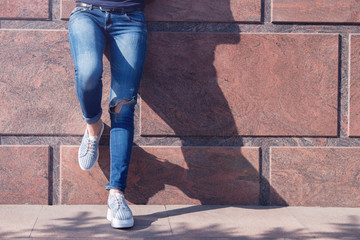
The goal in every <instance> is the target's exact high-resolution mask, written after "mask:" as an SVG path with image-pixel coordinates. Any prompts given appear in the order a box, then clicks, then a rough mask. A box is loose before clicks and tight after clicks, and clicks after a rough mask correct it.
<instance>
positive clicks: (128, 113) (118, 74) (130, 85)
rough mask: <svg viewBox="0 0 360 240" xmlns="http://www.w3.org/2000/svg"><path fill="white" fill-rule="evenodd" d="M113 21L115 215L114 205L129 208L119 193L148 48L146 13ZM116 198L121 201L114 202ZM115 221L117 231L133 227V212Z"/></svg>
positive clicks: (112, 191) (112, 184) (123, 183)
mask: <svg viewBox="0 0 360 240" xmlns="http://www.w3.org/2000/svg"><path fill="white" fill-rule="evenodd" d="M112 19H113V23H112V25H111V27H110V28H109V29H108V31H109V35H110V36H109V41H108V44H109V52H110V63H111V76H112V80H111V93H110V103H109V105H110V106H109V112H110V119H111V132H110V160H111V167H110V182H109V183H108V184H107V186H106V189H108V190H110V191H109V195H110V196H109V201H108V202H109V207H110V209H111V211H112V210H113V209H114V207H112V205H113V203H114V202H115V203H116V202H119V201H121V202H123V204H124V205H126V203H125V200H124V198H123V195H122V194H118V193H123V192H124V191H125V188H126V180H127V174H128V168H129V163H130V157H131V150H132V145H133V137H134V108H135V105H136V102H137V93H138V89H139V85H140V80H141V77H142V72H143V68H144V63H145V56H146V48H147V31H146V25H145V18H144V14H143V12H134V13H129V14H124V15H120V14H114V15H113V17H112ZM115 197H116V198H118V199H120V200H119V201H114V200H113V199H114V198H115ZM115 205H116V204H115ZM109 211H110V210H109ZM111 211H110V212H111ZM110 216H111V215H110ZM111 220H112V223H111V224H112V226H113V227H117V228H122V227H130V226H132V224H133V219H132V214H131V211H130V209H129V210H128V211H124V212H121V213H119V211H118V212H116V211H113V213H112V218H111Z"/></svg>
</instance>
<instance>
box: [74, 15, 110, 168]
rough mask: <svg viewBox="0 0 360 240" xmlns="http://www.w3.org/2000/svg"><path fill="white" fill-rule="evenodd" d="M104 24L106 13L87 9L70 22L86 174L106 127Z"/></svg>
mask: <svg viewBox="0 0 360 240" xmlns="http://www.w3.org/2000/svg"><path fill="white" fill-rule="evenodd" d="M102 22H104V14H103V13H102V12H101V11H92V10H88V9H86V8H75V10H74V11H73V12H72V14H71V17H70V21H69V42H70V49H71V54H72V57H73V60H74V67H75V88H76V93H77V97H78V100H79V102H80V106H81V110H82V114H83V118H84V120H85V121H86V123H87V130H86V131H85V134H84V137H83V141H82V143H81V146H80V149H79V164H80V167H81V168H82V169H83V170H86V171H89V170H91V169H92V168H93V167H94V166H95V163H96V161H97V159H98V156H99V150H98V142H99V140H100V137H101V134H102V131H103V128H104V126H103V123H102V121H101V114H102V109H101V97H102V81H101V76H102V72H103V63H102V56H103V52H104V49H105V45H106V36H105V34H104V32H103V29H102V28H101V23H102Z"/></svg>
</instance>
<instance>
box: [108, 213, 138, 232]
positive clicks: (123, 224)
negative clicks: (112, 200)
mask: <svg viewBox="0 0 360 240" xmlns="http://www.w3.org/2000/svg"><path fill="white" fill-rule="evenodd" d="M106 219H107V220H109V221H110V222H111V227H113V228H131V227H132V226H134V219H133V218H132V219H129V220H117V219H113V218H112V216H111V210H110V209H109V208H108V211H107V216H106Z"/></svg>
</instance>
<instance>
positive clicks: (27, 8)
mask: <svg viewBox="0 0 360 240" xmlns="http://www.w3.org/2000/svg"><path fill="white" fill-rule="evenodd" d="M49 6H50V3H49V0H2V1H0V18H14V19H49V17H50V11H49Z"/></svg>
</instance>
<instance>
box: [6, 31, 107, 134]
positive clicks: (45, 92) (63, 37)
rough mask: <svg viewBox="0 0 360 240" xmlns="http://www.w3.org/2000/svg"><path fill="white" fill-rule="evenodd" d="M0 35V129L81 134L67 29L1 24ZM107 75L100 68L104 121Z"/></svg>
mask: <svg viewBox="0 0 360 240" xmlns="http://www.w3.org/2000/svg"><path fill="white" fill-rule="evenodd" d="M0 39H1V41H0V65H1V66H2V70H1V71H2V72H1V74H0V96H1V98H0V105H1V108H0V113H1V116H2V117H1V120H0V133H1V134H46V135H51V134H56V135H82V134H83V133H84V129H85V128H84V127H85V124H84V122H83V120H82V117H81V115H82V114H81V109H80V105H79V103H78V100H77V97H76V93H75V86H74V85H75V80H74V68H73V62H72V58H71V55H70V50H69V42H68V34H67V31H58V30H55V31H46V30H1V31H0ZM107 67H108V64H106V65H105V69H107ZM106 72H107V73H108V71H106ZM108 79H109V78H108V74H105V77H104V78H103V80H104V99H103V108H104V119H105V120H106V123H107V124H109V121H108V114H107V109H108V108H107V105H108V104H107V102H108V99H109V98H108V95H109V94H108V93H109V85H110V81H108Z"/></svg>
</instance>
